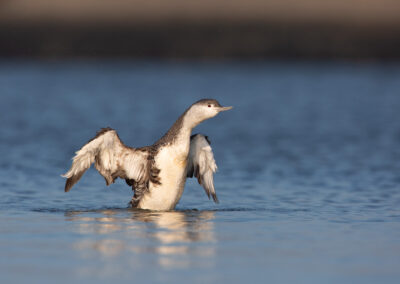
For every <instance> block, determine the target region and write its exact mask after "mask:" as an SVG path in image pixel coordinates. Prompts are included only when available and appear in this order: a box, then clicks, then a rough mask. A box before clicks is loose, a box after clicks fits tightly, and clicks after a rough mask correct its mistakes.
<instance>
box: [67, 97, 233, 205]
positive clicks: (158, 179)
mask: <svg viewBox="0 0 400 284" xmlns="http://www.w3.org/2000/svg"><path fill="white" fill-rule="evenodd" d="M231 108H232V107H230V106H229V107H223V106H221V105H220V104H219V102H218V101H217V100H215V99H202V100H199V101H197V102H195V103H194V104H192V105H191V106H190V107H189V108H188V109H187V110H186V111H185V112H184V113H183V114H182V115H181V116H180V117H179V118H178V119H177V121H176V122H175V123H174V124H173V125H172V127H171V128H170V129H169V130H168V131H167V132H166V134H165V135H164V136H162V137H161V138H160V139H159V140H158V141H157V142H155V143H154V144H153V145H151V146H145V147H140V148H133V147H128V146H126V145H125V144H124V143H123V142H122V141H121V139H120V138H119V136H118V134H117V132H116V131H115V130H114V129H112V128H103V129H101V130H100V131H99V132H98V133H97V135H96V136H95V137H94V138H93V139H91V140H90V141H89V142H88V143H86V144H85V145H84V146H83V147H82V148H81V149H80V150H79V151H77V152H76V155H75V156H74V157H73V161H72V166H71V168H70V170H69V171H68V172H67V173H66V174H64V175H63V177H65V178H67V180H66V183H65V192H68V191H69V190H70V189H71V187H72V186H73V185H74V184H75V183H77V182H78V181H79V179H80V178H81V177H82V175H83V174H84V173H85V171H86V170H87V169H89V168H90V166H91V165H92V164H93V163H94V165H95V168H96V169H97V171H98V172H99V173H100V174H101V175H102V176H103V177H104V179H105V181H106V184H107V185H110V184H112V183H114V181H115V180H116V179H117V178H121V179H125V181H126V183H127V184H128V185H129V186H131V187H132V190H133V192H134V194H133V197H132V199H131V201H130V206H132V207H134V208H140V209H149V210H172V209H174V208H175V206H176V204H177V203H178V202H179V200H180V198H181V196H182V193H183V189H184V186H185V182H186V178H187V177H196V178H197V180H198V182H199V184H200V185H202V186H203V188H204V190H205V192H206V194H207V196H208V198H209V199H210V196H211V197H212V198H213V200H214V202H215V203H218V198H217V194H216V192H215V188H214V177H213V175H214V173H215V172H216V170H217V165H216V163H215V160H214V154H213V152H212V149H211V146H210V141H209V139H208V137H207V136H205V135H203V134H194V135H192V130H193V128H195V127H196V126H197V125H199V124H200V123H201V122H203V121H204V120H207V119H209V118H212V117H214V116H216V115H217V114H218V113H220V112H222V111H226V110H230V109H231Z"/></svg>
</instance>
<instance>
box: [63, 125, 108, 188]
mask: <svg viewBox="0 0 400 284" xmlns="http://www.w3.org/2000/svg"><path fill="white" fill-rule="evenodd" d="M110 130H112V129H110V128H105V129H102V130H101V131H99V132H98V133H97V135H96V137H95V138H93V139H92V140H90V141H89V142H88V143H87V144H86V145H84V146H83V147H82V148H81V149H80V150H79V151H77V152H76V155H75V157H74V158H73V159H72V166H71V168H70V169H69V171H68V172H67V173H65V174H64V175H62V177H65V178H67V181H66V183H65V192H68V191H69V190H70V189H71V187H72V186H73V185H74V184H76V183H77V182H78V181H79V179H80V178H81V177H82V176H83V174H84V173H85V172H86V170H87V169H89V168H90V166H91V165H92V164H93V163H94V161H95V159H96V156H97V154H98V153H99V152H100V150H101V145H102V144H103V138H104V137H103V134H104V133H106V132H108V131H110Z"/></svg>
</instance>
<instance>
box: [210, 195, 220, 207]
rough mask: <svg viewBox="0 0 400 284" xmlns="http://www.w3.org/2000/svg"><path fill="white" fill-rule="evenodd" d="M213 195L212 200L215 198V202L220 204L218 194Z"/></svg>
mask: <svg viewBox="0 0 400 284" xmlns="http://www.w3.org/2000/svg"><path fill="white" fill-rule="evenodd" d="M211 195H212V198H213V200H214V202H215V203H216V204H218V203H219V200H218V197H217V194H216V193H212V194H211Z"/></svg>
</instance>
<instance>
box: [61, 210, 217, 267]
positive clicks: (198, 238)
mask: <svg viewBox="0 0 400 284" xmlns="http://www.w3.org/2000/svg"><path fill="white" fill-rule="evenodd" d="M93 215H95V216H93ZM65 216H66V219H67V220H68V221H72V222H75V223H76V230H77V231H78V233H79V234H80V235H82V236H83V238H79V240H78V241H77V242H76V243H75V244H74V248H75V249H76V250H77V251H78V252H79V254H80V255H81V256H82V257H84V258H92V257H93V256H94V257H96V256H101V258H102V259H103V260H107V259H115V258H116V257H120V258H124V257H125V258H127V257H129V261H130V262H133V263H132V264H133V265H135V266H136V267H138V266H140V265H143V261H141V260H140V257H138V256H143V255H150V258H152V257H153V261H154V256H156V259H157V263H158V265H159V266H161V267H163V268H167V269H168V268H172V269H176V268H185V267H188V266H193V265H194V266H198V265H199V264H200V263H201V265H203V266H204V265H207V266H209V265H212V263H213V261H212V260H213V259H214V255H215V246H214V243H215V233H214V222H213V219H214V212H212V211H192V210H190V211H171V212H154V211H153V212H151V211H144V210H130V209H127V210H125V209H113V210H100V211H91V212H78V211H74V212H68V213H66V214H65ZM74 225H75V224H74ZM202 259H203V260H204V259H207V261H201V260H202Z"/></svg>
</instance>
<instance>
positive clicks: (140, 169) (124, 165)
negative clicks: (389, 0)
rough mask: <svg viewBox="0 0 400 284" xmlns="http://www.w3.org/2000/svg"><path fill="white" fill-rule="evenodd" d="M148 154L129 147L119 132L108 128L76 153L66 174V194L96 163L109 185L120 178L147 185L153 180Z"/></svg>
mask: <svg viewBox="0 0 400 284" xmlns="http://www.w3.org/2000/svg"><path fill="white" fill-rule="evenodd" d="M147 155H148V153H147V152H145V151H140V150H138V149H135V148H129V147H127V146H125V145H124V144H123V143H122V142H121V140H120V139H119V137H118V134H117V132H116V131H115V130H113V129H111V128H104V129H102V130H101V131H99V132H98V133H97V135H96V137H94V138H93V139H92V140H90V141H89V142H88V143H87V144H85V145H84V146H83V147H82V148H81V149H80V150H79V151H77V152H76V155H75V157H74V158H73V162H72V166H71V168H70V170H69V171H68V172H67V173H66V174H65V175H63V177H65V178H67V181H66V183H65V191H66V192H67V191H69V190H70V189H71V187H72V186H73V185H74V184H75V183H77V182H78V181H79V179H80V178H81V177H82V175H83V174H84V173H85V171H86V170H87V169H89V168H90V166H91V164H93V163H94V164H95V168H96V169H97V170H98V171H99V173H100V174H101V175H102V176H103V177H104V178H105V180H106V183H107V185H109V184H111V183H113V182H114V181H115V179H116V178H118V177H120V178H123V179H128V180H135V181H137V182H146V179H148V178H149V174H148V171H149V167H147V163H148V160H147Z"/></svg>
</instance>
